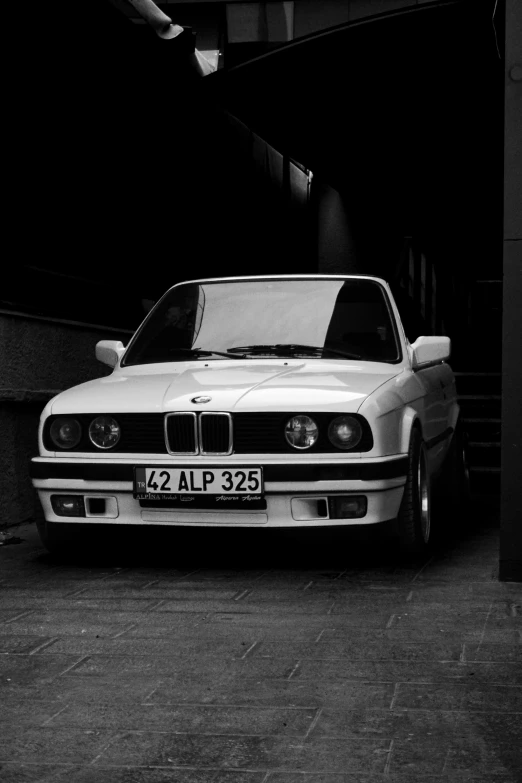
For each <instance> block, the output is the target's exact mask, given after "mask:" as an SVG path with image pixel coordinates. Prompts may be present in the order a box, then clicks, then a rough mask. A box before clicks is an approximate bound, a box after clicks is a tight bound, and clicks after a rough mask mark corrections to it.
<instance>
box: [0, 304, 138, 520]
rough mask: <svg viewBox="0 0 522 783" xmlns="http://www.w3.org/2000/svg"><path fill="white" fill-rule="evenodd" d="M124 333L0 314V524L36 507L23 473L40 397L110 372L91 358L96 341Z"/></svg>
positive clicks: (125, 335) (32, 448) (31, 451)
mask: <svg viewBox="0 0 522 783" xmlns="http://www.w3.org/2000/svg"><path fill="white" fill-rule="evenodd" d="M130 334H131V333H130V332H127V331H124V330H123V331H118V330H112V329H109V328H103V327H101V326H100V327H97V326H89V325H86V324H75V323H71V322H65V321H58V320H51V319H43V318H36V317H31V316H26V315H22V314H20V315H18V314H13V313H6V312H3V313H0V367H1V373H0V527H7V526H9V525H14V524H18V523H19V522H23V521H24V520H27V519H29V518H31V517H34V516H35V514H36V513H38V511H39V506H38V501H37V498H36V494H35V493H34V491H33V488H32V485H31V481H30V478H29V465H30V460H31V457H32V456H35V455H36V454H37V453H38V442H37V434H38V421H39V418H40V413H41V411H42V409H43V407H44V406H45V404H46V402H47V401H48V400H49V399H51V397H53V396H54V395H55V394H57V393H58V392H60V391H63V390H64V389H67V388H69V387H71V386H74V385H75V384H77V383H82V382H83V381H88V380H91V379H92V378H100V377H102V376H104V375H108V374H109V373H110V369H109V368H108V367H104V365H102V364H100V363H99V362H98V361H96V359H95V356H94V347H95V345H96V343H97V342H98V340H103V339H115V340H122V341H123V342H126V341H128V339H129V336H130Z"/></svg>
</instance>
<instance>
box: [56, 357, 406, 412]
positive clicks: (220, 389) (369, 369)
mask: <svg viewBox="0 0 522 783" xmlns="http://www.w3.org/2000/svg"><path fill="white" fill-rule="evenodd" d="M401 371H402V367H401V366H397V365H389V364H382V363H378V362H358V361H353V362H352V361H350V362H349V363H348V362H346V361H325V360H324V359H323V360H309V361H297V360H294V359H291V360H288V361H287V362H284V363H283V362H282V361H270V360H268V361H262V360H254V361H233V362H229V361H220V362H218V361H215V362H209V363H208V364H206V363H203V362H182V363H181V362H180V363H177V364H176V366H175V367H173V366H172V364H170V365H168V367H167V366H166V365H164V364H163V365H154V366H152V367H147V368H146V371H145V368H144V367H143V366H142V367H140V368H139V371H138V370H137V368H135V367H132V368H129V371H126V368H122V369H120V370H116V371H115V372H114V373H113V374H112V375H110V376H109V377H107V378H100V379H98V380H95V381H89V382H87V383H83V384H81V385H79V386H75V387H74V388H72V389H69V390H68V391H65V392H62V393H61V394H59V395H58V396H57V397H55V398H54V400H53V402H52V413H53V414H56V413H60V414H65V413H118V412H119V413H147V412H150V413H155V412H164V411H180V410H183V411H187V410H202V409H204V410H207V411H295V410H323V411H325V410H326V411H327V410H331V411H336V410H340V411H346V412H355V411H357V410H358V408H359V407H360V406H361V404H362V403H363V402H364V400H365V399H366V397H367V396H368V395H369V394H371V393H372V392H373V391H375V389H377V388H378V387H379V386H381V385H382V384H383V383H386V381H388V380H390V379H391V378H393V377H394V376H396V375H398V374H399V373H400V372H401ZM197 396H206V397H210V398H211V399H210V401H209V402H207V403H205V404H204V405H201V404H199V405H198V404H195V403H193V402H192V398H194V397H197Z"/></svg>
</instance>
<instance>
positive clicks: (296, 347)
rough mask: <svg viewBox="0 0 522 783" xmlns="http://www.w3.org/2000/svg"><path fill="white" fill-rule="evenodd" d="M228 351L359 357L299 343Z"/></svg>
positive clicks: (237, 348) (358, 356) (242, 346)
mask: <svg viewBox="0 0 522 783" xmlns="http://www.w3.org/2000/svg"><path fill="white" fill-rule="evenodd" d="M228 352H229V353H247V354H248V353H250V354H276V355H281V356H288V355H290V356H291V355H294V354H310V353H311V354H321V356H323V354H325V353H329V354H333V355H334V356H342V357H343V358H344V359H360V358H361V356H360V355H359V354H357V353H349V352H348V351H338V350H337V349H335V348H328V347H324V348H321V347H320V346H319V345H301V344H300V343H277V344H276V345H241V346H236V347H234V348H228Z"/></svg>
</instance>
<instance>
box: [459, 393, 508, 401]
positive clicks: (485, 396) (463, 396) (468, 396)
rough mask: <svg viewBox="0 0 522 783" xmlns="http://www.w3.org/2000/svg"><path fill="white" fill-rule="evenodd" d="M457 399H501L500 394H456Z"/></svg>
mask: <svg viewBox="0 0 522 783" xmlns="http://www.w3.org/2000/svg"><path fill="white" fill-rule="evenodd" d="M457 396H458V398H459V400H501V399H502V395H501V394H458V395H457Z"/></svg>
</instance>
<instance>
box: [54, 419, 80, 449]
mask: <svg viewBox="0 0 522 783" xmlns="http://www.w3.org/2000/svg"><path fill="white" fill-rule="evenodd" d="M49 434H50V436H51V440H52V442H53V443H54V445H55V446H58V448H59V449H74V447H75V446H77V445H78V443H79V442H80V440H81V437H82V428H81V425H80V422H79V421H77V420H76V419H71V418H69V417H68V416H59V417H58V418H57V419H55V420H54V421H53V423H52V424H51V429H50V431H49Z"/></svg>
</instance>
